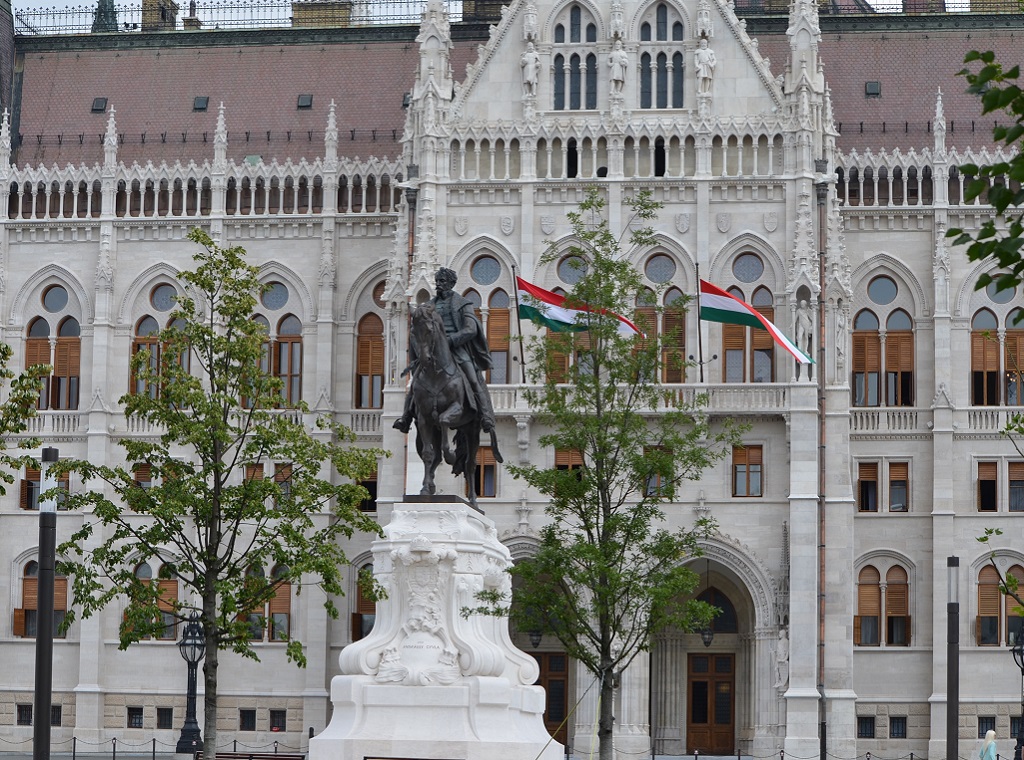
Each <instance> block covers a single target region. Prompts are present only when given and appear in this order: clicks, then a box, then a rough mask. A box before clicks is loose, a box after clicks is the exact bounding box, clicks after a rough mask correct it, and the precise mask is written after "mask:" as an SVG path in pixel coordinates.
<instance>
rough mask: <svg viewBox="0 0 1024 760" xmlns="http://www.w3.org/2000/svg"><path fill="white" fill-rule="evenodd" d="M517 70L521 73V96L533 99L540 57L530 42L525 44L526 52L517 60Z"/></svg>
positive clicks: (538, 73) (535, 92)
mask: <svg viewBox="0 0 1024 760" xmlns="http://www.w3.org/2000/svg"><path fill="white" fill-rule="evenodd" d="M519 68H520V69H521V70H522V72H523V96H524V97H528V98H532V97H535V96H536V95H537V78H538V77H539V75H540V56H539V55H538V54H537V51H536V49H535V48H534V47H533V43H532V42H527V43H526V50H525V51H524V52H523V54H522V56H520V58H519Z"/></svg>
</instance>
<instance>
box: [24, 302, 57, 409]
mask: <svg viewBox="0 0 1024 760" xmlns="http://www.w3.org/2000/svg"><path fill="white" fill-rule="evenodd" d="M50 363H51V362H50V323H49V322H48V321H47V320H46V317H36V318H35V319H33V320H32V321H31V322H30V323H29V325H28V337H27V338H26V340H25V369H28V368H29V367H34V366H36V365H38V364H50ZM48 385H49V384H48V383H45V382H44V383H43V385H42V387H41V388H40V389H39V400H38V401H37V402H36V408H37V409H48V408H49V406H50V393H49V390H50V389H49V387H48Z"/></svg>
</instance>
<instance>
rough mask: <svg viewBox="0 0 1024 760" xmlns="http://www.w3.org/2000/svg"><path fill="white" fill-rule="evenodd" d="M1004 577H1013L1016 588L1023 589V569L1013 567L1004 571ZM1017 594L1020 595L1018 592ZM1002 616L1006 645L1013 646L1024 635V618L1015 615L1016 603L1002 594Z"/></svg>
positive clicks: (1016, 566) (1010, 597) (1007, 595)
mask: <svg viewBox="0 0 1024 760" xmlns="http://www.w3.org/2000/svg"><path fill="white" fill-rule="evenodd" d="M1006 575H1007V576H1008V577H1009V576H1013V578H1015V579H1016V580H1017V588H1018V589H1024V567H1021V566H1020V565H1014V566H1013V567H1011V568H1010V569H1009V570H1007V571H1006ZM1018 593H1020V592H1019V591H1018ZM1003 596H1004V599H1003V615H1004V616H1005V619H1006V645H1007V646H1011V647H1012V646H1014V645H1015V644H1016V643H1017V642H1018V641H1020V637H1021V635H1022V634H1024V618H1022V617H1021V616H1020V615H1018V614H1017V612H1016V611H1015V610H1016V607H1018V606H1019V605H1018V602H1017V600H1016V599H1014V598H1013V597H1012V596H1011V595H1009V594H1004V595H1003Z"/></svg>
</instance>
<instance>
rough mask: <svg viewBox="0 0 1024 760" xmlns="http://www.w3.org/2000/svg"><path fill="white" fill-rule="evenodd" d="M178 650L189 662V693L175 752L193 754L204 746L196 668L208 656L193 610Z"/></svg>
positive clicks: (197, 615)
mask: <svg viewBox="0 0 1024 760" xmlns="http://www.w3.org/2000/svg"><path fill="white" fill-rule="evenodd" d="M178 650H179V651H180V652H181V656H182V658H183V659H184V660H185V662H186V663H188V694H187V695H186V697H185V725H184V726H182V728H181V736H180V737H179V738H178V745H177V746H176V747H175V748H174V751H175V752H182V753H188V754H193V753H195V752H197V751H198V750H201V749H202V748H203V735H202V734H201V733H200V731H199V723H197V722H196V670H197V668H198V667H199V661H200V660H202V659H203V657H204V656H206V639H205V638H203V627H202V626H201V625H200V624H199V614H198V613H195V612H193V613H192V614H191V615H190V616H189V619H188V622H187V623H185V630H184V631H182V634H181V641H179V642H178Z"/></svg>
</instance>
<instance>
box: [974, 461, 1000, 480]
mask: <svg viewBox="0 0 1024 760" xmlns="http://www.w3.org/2000/svg"><path fill="white" fill-rule="evenodd" d="M995 479H996V463H995V462H978V480H995Z"/></svg>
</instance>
